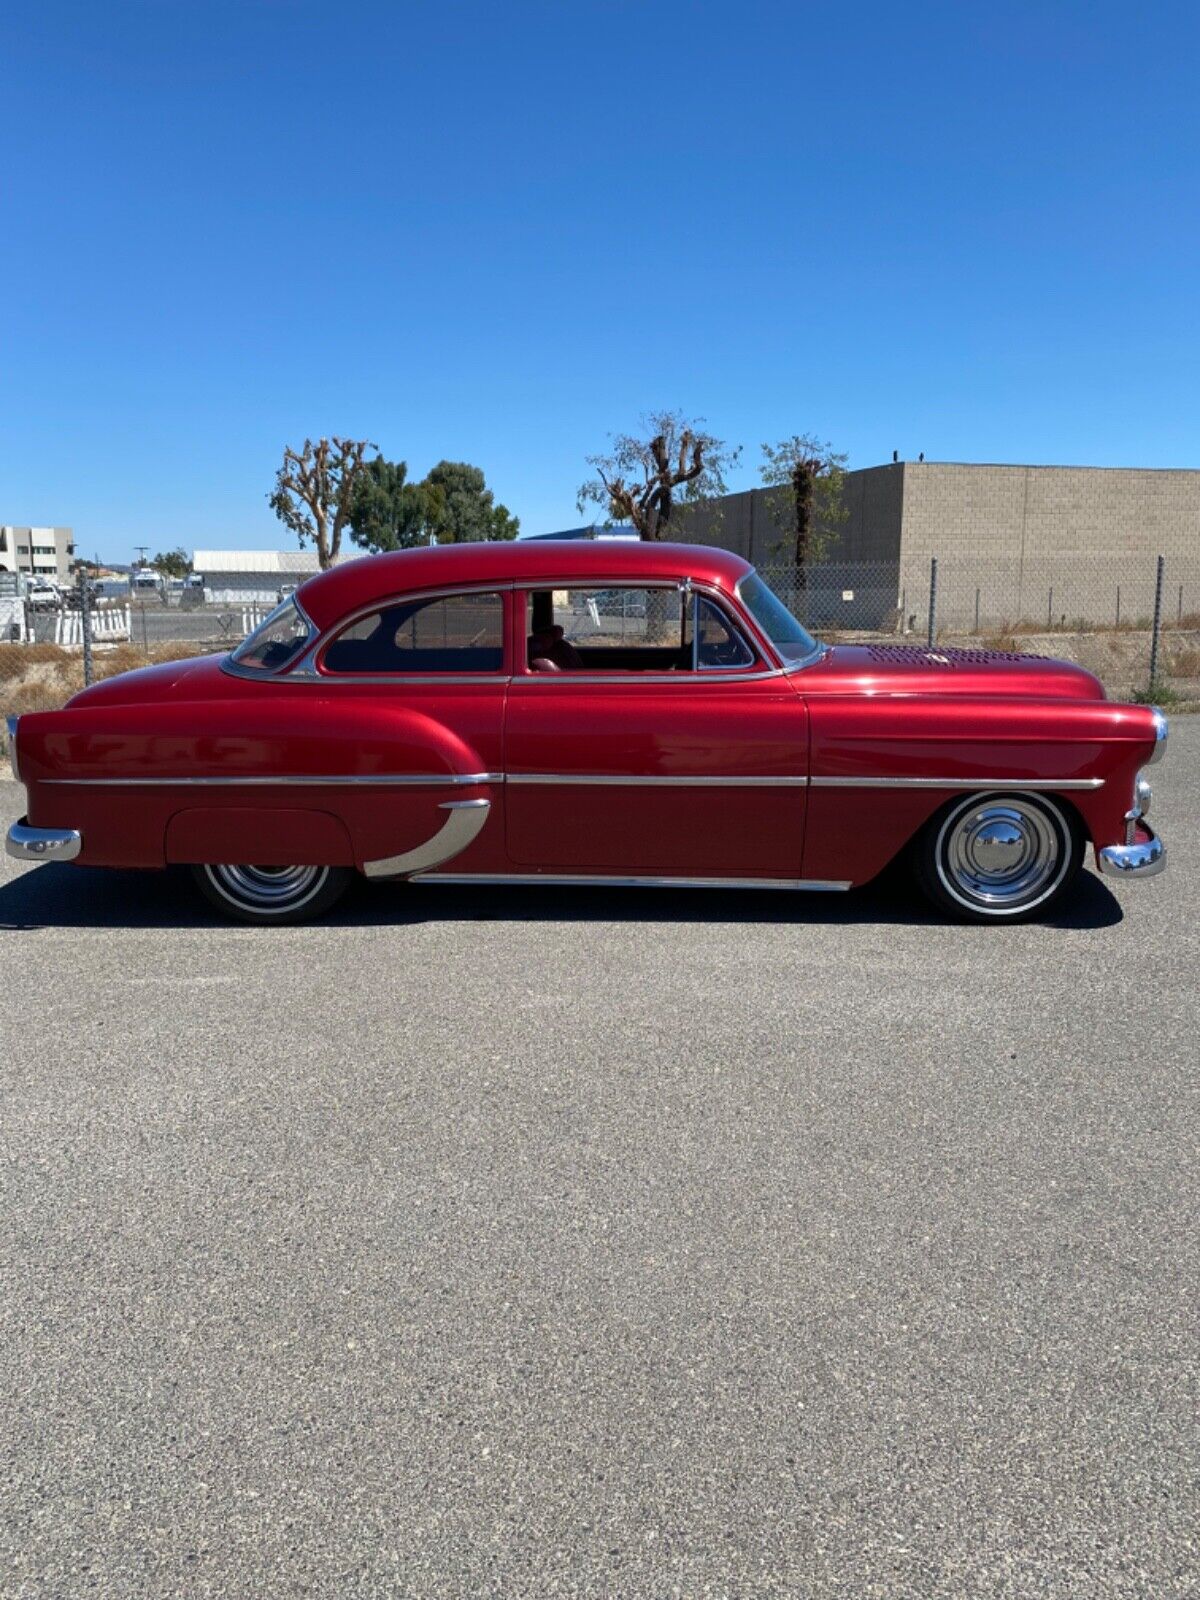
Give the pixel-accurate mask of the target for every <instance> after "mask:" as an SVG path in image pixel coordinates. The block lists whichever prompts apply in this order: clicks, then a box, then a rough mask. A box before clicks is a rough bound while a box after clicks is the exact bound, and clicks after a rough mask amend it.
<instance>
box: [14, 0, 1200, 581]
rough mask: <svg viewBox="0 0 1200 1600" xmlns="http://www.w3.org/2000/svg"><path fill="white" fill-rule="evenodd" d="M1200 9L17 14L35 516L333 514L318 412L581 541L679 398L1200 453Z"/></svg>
mask: <svg viewBox="0 0 1200 1600" xmlns="http://www.w3.org/2000/svg"><path fill="white" fill-rule="evenodd" d="M1198 46H1200V24H1198V23H1197V21H1196V13H1195V11H1194V9H1193V8H1191V7H1188V6H1184V5H1178V6H1176V5H1153V4H1152V5H1150V6H1148V7H1145V8H1135V7H1130V6H1128V5H1121V6H1117V5H1114V4H1107V3H1101V4H1089V5H1083V4H1079V5H1055V4H1024V5H1021V4H1005V3H1003V0H1000V3H997V4H989V5H986V6H984V5H975V4H971V3H965V4H964V3H962V0H959V3H956V4H941V5H936V4H920V3H917V4H905V5H900V4H896V3H894V0H893V3H889V4H886V5H874V4H859V5H854V4H847V5H843V6H832V5H828V4H826V5H822V6H819V7H818V6H805V5H801V4H796V3H791V4H778V5H775V4H756V3H755V0H744V3H741V4H736V5H734V4H725V3H722V4H703V3H701V4H693V5H684V4H675V3H669V0H658V3H650V4H623V3H620V4H600V3H591V0H559V3H555V4H549V3H547V4H530V3H520V0H516V3H506V4H495V3H492V4H456V3H454V0H441V3H439V4H436V5H435V4H428V5H427V4H415V5H404V4H375V5H373V4H365V3H356V0H343V3H342V4H340V5H330V4H322V5H314V4H309V3H307V0H237V3H230V4H226V3H212V0H192V3H188V4H185V3H183V0H144V3H120V0H106V3H102V4H96V3H94V0H89V3H87V4H61V3H56V0H39V4H37V5H36V6H29V7H24V8H10V9H9V11H8V14H7V19H6V26H5V34H4V60H5V73H4V82H5V115H4V147H5V148H4V161H3V164H2V169H0V185H2V188H0V194H2V201H0V203H2V206H3V219H4V228H3V238H4V248H3V250H2V251H0V307H2V322H0V372H2V374H3V381H2V383H0V521H5V522H19V523H20V522H34V523H70V524H72V525H73V526H74V527H75V529H76V533H77V538H78V541H79V545H80V549H81V550H82V551H83V552H85V553H91V552H92V551H94V550H95V551H99V552H100V553H101V554H102V555H103V556H105V557H107V558H108V559H114V560H120V559H127V558H128V556H129V553H130V550H131V548H132V546H133V545H134V544H143V543H144V544H149V545H151V546H152V547H154V548H156V549H157V548H164V547H167V546H171V545H175V544H183V545H185V546H187V547H188V548H189V549H190V548H191V547H192V546H193V545H195V544H201V545H214V544H215V545H254V546H266V547H270V546H273V545H282V544H288V543H290V542H291V541H290V537H289V536H288V535H287V534H286V533H285V532H284V530H283V529H282V527H281V526H280V525H279V524H278V523H276V522H275V520H274V518H273V516H272V515H271V512H270V511H269V509H268V506H267V503H266V498H265V496H266V493H267V491H268V489H269V487H270V483H271V480H272V475H273V472H274V469H275V466H276V465H277V463H278V460H279V457H280V454H281V451H282V447H283V445H284V444H285V443H288V442H290V443H298V442H299V441H300V440H301V439H302V438H303V437H304V435H305V434H308V433H312V434H317V433H328V432H347V433H353V434H356V435H360V436H365V437H367V438H370V439H372V440H374V441H375V442H377V443H378V444H379V445H380V447H381V448H382V449H383V451H384V453H385V454H387V455H388V456H390V457H393V458H402V459H406V460H407V461H408V462H409V465H410V469H411V470H412V471H414V472H415V473H418V474H420V473H423V472H424V471H426V470H427V469H428V468H429V467H430V466H431V465H432V464H433V463H434V462H435V461H436V460H437V459H439V458H440V457H443V456H449V457H451V458H454V459H465V460H469V461H473V462H476V463H477V464H478V465H480V466H482V467H483V468H484V470H485V472H486V473H487V476H488V480H489V482H490V483H491V484H492V486H493V487H494V488H495V490H496V492H497V495H498V497H499V498H500V499H502V500H504V501H505V502H506V503H507V504H508V505H509V507H510V508H511V509H512V510H513V511H515V512H516V513H517V514H518V515H519V516H520V517H521V519H522V524H523V527H524V529H525V531H528V532H536V531H542V530H545V529H549V528H553V527H557V526H562V525H564V524H569V523H571V522H573V521H574V520H576V516H575V509H574V499H575V490H576V487H577V485H578V484H579V482H580V480H581V478H582V477H583V475H584V464H583V457H584V456H585V455H586V454H588V453H589V452H592V451H595V450H596V449H598V448H602V447H603V445H604V443H605V437H606V435H607V434H608V433H609V432H612V431H620V430H623V429H626V428H629V427H632V426H633V425H634V424H635V423H636V421H637V419H638V416H639V414H641V413H642V412H644V411H646V410H648V409H651V408H655V407H659V406H667V407H680V408H683V409H684V410H686V411H687V412H689V413H691V414H693V415H700V416H703V417H705V418H707V420H708V423H709V426H710V428H711V429H712V430H713V431H714V432H716V433H718V434H719V435H721V436H723V437H725V438H727V439H729V440H731V441H736V442H740V443H742V444H744V445H745V446H746V452H745V456H744V458H743V467H742V469H741V470H740V472H739V473H738V475H737V480H736V486H737V487H749V486H750V485H751V484H752V483H754V482H755V481H757V460H758V446H759V444H760V442H761V441H762V440H765V439H774V438H778V437H780V436H782V435H785V434H788V433H792V432H806V431H812V432H816V433H818V434H820V435H821V436H823V437H826V438H828V439H830V440H832V441H833V442H834V443H835V445H837V446H838V447H839V448H841V449H843V450H846V451H848V452H849V454H850V456H851V463H852V465H856V466H865V465H870V464H872V463H876V462H879V461H883V460H888V459H890V457H891V452H892V450H893V449H898V450H900V452H901V454H902V455H910V456H915V455H916V454H917V452H918V451H919V450H923V451H924V452H925V453H926V455H927V457H929V458H930V459H947V460H986V461H1034V462H1037V461H1055V462H1081V463H1088V464H1097V465H1146V466H1172V465H1181V466H1187V465H1200V462H1198V461H1197V452H1196V438H1197V434H1196V423H1197V404H1196V396H1197V380H1198V378H1200V360H1198V350H1197V295H1196V282H1197V265H1198V263H1197V254H1198V241H1200V211H1198V208H1197V204H1196V201H1197V173H1198V171H1200V149H1198V145H1200V138H1198V120H1197V107H1198V102H1197V94H1196V61H1197V47H1198Z"/></svg>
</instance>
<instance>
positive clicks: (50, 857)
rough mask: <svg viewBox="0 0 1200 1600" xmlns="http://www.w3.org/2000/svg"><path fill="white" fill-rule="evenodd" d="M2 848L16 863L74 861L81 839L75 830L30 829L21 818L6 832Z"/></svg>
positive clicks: (81, 846) (80, 848)
mask: <svg viewBox="0 0 1200 1600" xmlns="http://www.w3.org/2000/svg"><path fill="white" fill-rule="evenodd" d="M4 848H5V849H6V850H7V851H8V853H9V855H10V856H15V857H16V858H17V860H18V861H74V859H75V857H76V856H77V855H78V854H79V852H80V850H82V849H83V839H82V837H81V836H80V834H79V831H78V830H77V829H76V828H31V827H30V826H29V824H28V823H27V822H26V821H25V818H24V817H22V818H21V820H20V822H14V823H13V825H12V827H11V828H10V829H9V830H8V838H7V839H6V840H5V841H4Z"/></svg>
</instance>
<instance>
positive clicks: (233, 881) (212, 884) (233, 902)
mask: <svg viewBox="0 0 1200 1600" xmlns="http://www.w3.org/2000/svg"><path fill="white" fill-rule="evenodd" d="M192 876H193V877H194V878H195V880H196V883H197V884H198V885H199V887H200V892H201V893H202V894H203V895H204V896H205V898H206V899H208V900H210V901H211V902H212V903H213V905H214V906H216V907H217V909H218V910H219V911H223V912H224V913H225V915H226V916H228V917H236V918H237V919H238V921H240V922H255V923H280V922H307V921H308V920H309V919H310V918H312V917H318V916H320V915H321V913H322V912H323V911H327V910H328V909H329V907H330V906H331V905H333V903H334V901H335V900H338V899H340V898H341V896H342V895H343V894H344V893H345V891H346V889H347V887H348V885H349V883H350V881H351V879H352V878H353V876H354V874H353V873H352V872H351V871H350V870H349V868H347V867H254V866H232V865H220V866H198V867H193V868H192Z"/></svg>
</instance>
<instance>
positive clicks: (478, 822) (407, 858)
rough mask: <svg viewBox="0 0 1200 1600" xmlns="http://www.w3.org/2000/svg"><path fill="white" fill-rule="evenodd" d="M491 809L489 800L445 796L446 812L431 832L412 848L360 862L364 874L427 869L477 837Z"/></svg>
mask: <svg viewBox="0 0 1200 1600" xmlns="http://www.w3.org/2000/svg"><path fill="white" fill-rule="evenodd" d="M491 809H492V802H491V801H490V800H446V801H444V802H443V803H442V806H441V810H443V811H447V812H449V816H447V818H446V820H445V822H443V824H442V826H441V827H440V828H439V829H438V831H437V832H436V833H435V834H434V835H433V837H432V838H429V839H426V841H425V843H424V844H419V845H418V846H417V847H416V849H415V850H405V851H404V852H403V853H402V854H401V855H398V856H382V857H380V859H379V860H377V861H364V862H363V875H364V877H367V878H401V877H410V876H411V875H412V874H413V873H414V872H423V871H427V870H428V869H429V868H430V867H436V866H438V865H440V863H441V862H443V861H449V860H450V859H451V858H452V857H453V856H456V855H459V854H460V853H461V852H462V851H463V850H465V849H466V848H467V846H468V845H469V844H470V843H471V841H472V839H474V838H476V837H477V835H478V834H479V832H480V830H481V829H482V827H483V825H484V823H485V822H486V821H487V819H488V813H489V812H490V811H491Z"/></svg>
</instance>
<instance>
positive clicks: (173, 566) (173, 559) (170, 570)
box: [150, 545, 192, 578]
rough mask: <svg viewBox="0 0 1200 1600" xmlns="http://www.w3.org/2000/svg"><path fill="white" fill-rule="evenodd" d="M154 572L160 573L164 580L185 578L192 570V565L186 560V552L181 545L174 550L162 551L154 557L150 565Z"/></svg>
mask: <svg viewBox="0 0 1200 1600" xmlns="http://www.w3.org/2000/svg"><path fill="white" fill-rule="evenodd" d="M150 565H151V566H152V567H153V568H154V570H155V572H161V573H162V575H163V577H164V578H186V577H187V575H188V573H189V572H190V571H191V570H192V563H191V562H190V561H189V560H188V555H187V551H186V550H185V549H184V548H183V546H182V545H178V546H176V548H175V549H174V550H163V551H161V552H160V553H159V554H158V555H156V556H155V558H154V560H153V561H152V562H151V563H150Z"/></svg>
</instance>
